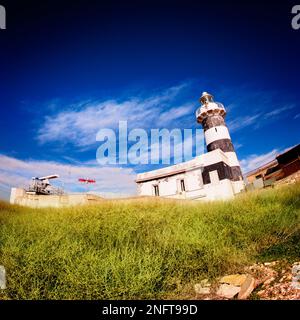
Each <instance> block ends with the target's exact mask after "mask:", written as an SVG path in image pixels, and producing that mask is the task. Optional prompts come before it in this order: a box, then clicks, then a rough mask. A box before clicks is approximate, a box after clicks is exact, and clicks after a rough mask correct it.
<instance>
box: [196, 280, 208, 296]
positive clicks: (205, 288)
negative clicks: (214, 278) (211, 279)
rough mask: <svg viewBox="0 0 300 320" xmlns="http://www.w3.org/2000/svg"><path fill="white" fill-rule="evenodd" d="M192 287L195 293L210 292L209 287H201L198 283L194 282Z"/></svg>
mask: <svg viewBox="0 0 300 320" xmlns="http://www.w3.org/2000/svg"><path fill="white" fill-rule="evenodd" d="M194 288H195V292H196V293H197V294H210V288H209V287H203V286H202V285H201V284H200V283H196V284H195V286H194Z"/></svg>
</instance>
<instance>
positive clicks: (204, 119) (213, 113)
mask: <svg viewBox="0 0 300 320" xmlns="http://www.w3.org/2000/svg"><path fill="white" fill-rule="evenodd" d="M199 101H200V103H201V106H200V108H199V109H198V110H197V111H196V118H197V122H198V123H200V124H201V125H202V127H203V130H204V137H205V142H206V148H207V151H208V152H211V151H213V150H216V149H220V150H222V151H223V152H224V153H225V155H226V157H227V159H228V165H229V166H230V177H229V178H230V180H231V181H242V180H243V176H242V171H241V167H240V164H239V161H238V158H237V156H236V153H235V150H234V147H233V144H232V141H231V138H230V135H229V131H228V128H227V126H226V124H225V116H226V110H225V108H224V106H223V104H222V103H220V102H215V101H214V99H213V96H212V95H211V94H209V93H207V92H203V93H202V96H201V97H200V99H199Z"/></svg>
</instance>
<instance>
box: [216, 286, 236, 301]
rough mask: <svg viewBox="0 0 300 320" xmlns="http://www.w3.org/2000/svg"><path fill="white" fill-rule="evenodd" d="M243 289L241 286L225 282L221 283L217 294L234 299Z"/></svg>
mask: <svg viewBox="0 0 300 320" xmlns="http://www.w3.org/2000/svg"><path fill="white" fill-rule="evenodd" d="M240 290H241V287H237V286H234V285H232V284H227V283H223V284H221V285H220V287H219V289H218V291H217V295H218V296H220V297H223V298H227V299H232V298H233V297H234V296H236V295H237V294H238V293H239V292H240Z"/></svg>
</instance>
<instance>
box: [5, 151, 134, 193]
mask: <svg viewBox="0 0 300 320" xmlns="http://www.w3.org/2000/svg"><path fill="white" fill-rule="evenodd" d="M49 174H59V175H60V178H59V180H58V181H59V182H60V183H56V185H57V186H64V188H65V190H66V191H68V192H78V191H84V190H86V188H85V186H82V185H80V183H79V182H78V178H93V179H95V180H96V184H95V185H92V184H91V185H89V191H92V192H96V193H99V194H100V195H104V196H105V195H115V196H120V195H134V194H135V193H136V186H135V182H134V179H135V177H136V173H135V172H134V170H133V169H131V168H121V167H100V166H99V165H96V164H94V162H93V161H88V162H84V163H82V164H81V165H75V164H71V165H68V164H62V163H58V162H51V161H39V160H28V161H23V160H18V159H16V158H12V157H8V156H5V155H1V154H0V186H1V190H3V192H2V193H3V194H7V193H8V192H9V189H10V188H11V187H26V186H27V185H28V184H29V182H30V179H31V177H34V176H45V175H49ZM62 183H63V185H62Z"/></svg>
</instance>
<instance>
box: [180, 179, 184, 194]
mask: <svg viewBox="0 0 300 320" xmlns="http://www.w3.org/2000/svg"><path fill="white" fill-rule="evenodd" d="M180 188H181V191H182V192H184V191H185V184H184V180H183V179H181V180H180Z"/></svg>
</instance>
